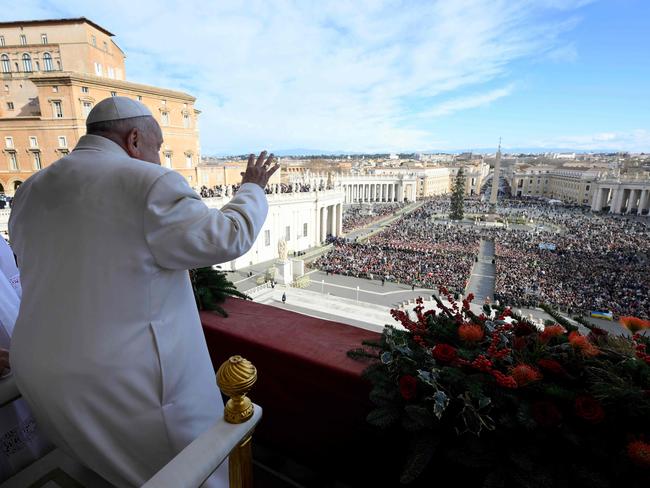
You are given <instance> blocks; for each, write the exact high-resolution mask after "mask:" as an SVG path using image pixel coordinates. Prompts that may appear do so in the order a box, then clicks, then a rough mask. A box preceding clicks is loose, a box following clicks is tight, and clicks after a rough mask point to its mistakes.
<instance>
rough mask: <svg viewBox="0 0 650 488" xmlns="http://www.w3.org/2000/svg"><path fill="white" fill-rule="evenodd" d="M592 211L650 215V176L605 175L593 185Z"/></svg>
mask: <svg viewBox="0 0 650 488" xmlns="http://www.w3.org/2000/svg"><path fill="white" fill-rule="evenodd" d="M591 210H592V211H594V212H602V211H605V212H609V213H613V214H628V215H646V216H648V215H650V178H648V177H647V176H646V177H643V176H641V175H637V176H636V177H627V178H625V177H624V178H620V177H616V176H612V175H607V176H605V177H604V178H602V179H601V180H599V181H598V182H597V183H596V185H595V191H594V195H593V199H592V202H591Z"/></svg>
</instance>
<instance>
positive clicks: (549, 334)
mask: <svg viewBox="0 0 650 488" xmlns="http://www.w3.org/2000/svg"><path fill="white" fill-rule="evenodd" d="M565 332H566V330H565V329H564V327H562V326H561V325H560V324H555V325H547V326H546V327H544V331H543V332H542V333H541V334H540V335H539V339H540V340H541V341H542V342H548V341H550V340H551V339H552V338H553V337H558V336H561V335H562V334H564V333H565Z"/></svg>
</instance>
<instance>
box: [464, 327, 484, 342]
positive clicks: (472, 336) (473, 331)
mask: <svg viewBox="0 0 650 488" xmlns="http://www.w3.org/2000/svg"><path fill="white" fill-rule="evenodd" d="M484 336H485V332H484V331H483V328H482V327H481V326H480V325H476V324H463V325H461V326H460V327H458V337H460V339H461V340H462V341H466V342H479V341H482V340H483V337H484Z"/></svg>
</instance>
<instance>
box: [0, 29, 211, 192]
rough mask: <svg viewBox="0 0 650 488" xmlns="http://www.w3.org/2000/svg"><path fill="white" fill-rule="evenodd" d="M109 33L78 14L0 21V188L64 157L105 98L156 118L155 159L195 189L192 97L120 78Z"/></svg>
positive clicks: (118, 55) (10, 187) (120, 63)
mask: <svg viewBox="0 0 650 488" xmlns="http://www.w3.org/2000/svg"><path fill="white" fill-rule="evenodd" d="M124 60H125V54H124V52H123V51H122V50H121V49H120V48H119V47H118V46H117V44H116V43H115V42H114V41H113V34H111V33H110V32H109V31H107V30H106V29H104V28H102V27H101V26H99V25H97V24H95V23H93V22H92V21H90V20H88V19H85V18H76V19H58V20H41V21H24V22H0V77H1V78H2V80H1V84H0V150H1V151H2V157H0V185H1V186H0V192H4V193H6V194H8V195H12V194H13V193H14V191H15V189H16V188H17V187H18V186H19V185H20V184H21V183H22V182H23V181H25V179H26V178H28V177H29V176H30V175H32V174H33V173H34V172H36V171H38V170H39V169H41V168H44V167H45V166H47V165H49V164H52V163H53V162H54V161H56V160H57V159H59V158H60V157H62V156H63V155H65V154H67V153H68V152H69V151H70V150H71V149H72V148H74V146H75V145H76V143H77V141H78V140H79V138H80V137H81V136H82V135H83V134H85V119H86V116H87V115H88V112H90V110H91V109H92V108H93V106H94V105H95V104H96V103H97V102H99V101H101V100H103V99H104V98H107V97H110V96H127V97H132V98H134V99H137V100H140V101H142V102H143V103H144V104H145V105H147V106H148V107H149V109H150V110H151V112H152V113H153V114H154V117H155V118H156V119H157V120H158V122H159V123H160V125H161V127H162V130H163V136H164V139H165V142H164V144H163V147H162V148H161V158H160V159H161V163H162V164H163V165H164V166H167V167H170V168H173V169H175V170H176V171H178V172H179V173H181V174H182V175H183V176H184V177H185V178H186V179H187V180H188V182H189V183H190V185H191V186H193V187H198V186H200V185H198V175H197V165H198V163H199V161H200V157H201V150H200V145H199V130H198V115H199V113H200V112H199V111H198V110H196V109H195V108H194V102H195V101H196V99H195V98H194V97H193V96H191V95H188V94H186V93H182V92H178V91H172V90H166V89H163V88H157V87H153V86H148V85H141V84H138V83H132V82H129V81H126V79H125V77H126V72H125V66H124Z"/></svg>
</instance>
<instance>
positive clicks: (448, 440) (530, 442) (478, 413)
mask: <svg viewBox="0 0 650 488" xmlns="http://www.w3.org/2000/svg"><path fill="white" fill-rule="evenodd" d="M440 293H441V295H444V296H446V298H447V300H448V302H449V303H450V305H449V306H447V305H445V304H444V303H443V302H442V301H441V300H440V299H438V298H436V297H434V299H435V300H436V304H437V305H436V306H435V307H434V309H432V310H425V309H424V305H423V301H422V300H421V299H418V301H417V303H416V306H415V308H414V309H413V313H412V314H411V313H409V312H406V311H402V310H393V311H391V314H392V316H393V317H394V318H395V319H396V320H397V321H398V322H399V323H400V324H401V325H402V326H403V327H404V329H401V328H399V329H398V328H395V327H392V326H386V327H385V329H384V332H383V334H382V337H381V340H380V341H379V342H376V343H372V342H366V343H365V345H366V347H365V348H360V349H357V350H355V351H350V353H349V354H350V356H352V357H355V358H370V359H371V361H372V363H371V365H370V366H369V367H368V368H367V370H366V372H365V375H366V376H367V378H368V379H369V380H370V382H371V384H372V391H371V394H370V400H371V402H372V403H373V404H374V406H375V408H374V409H373V410H372V411H371V412H370V413H369V415H368V422H370V423H371V424H372V425H374V426H377V427H380V428H383V429H384V430H385V432H386V435H387V436H391V438H392V439H397V442H398V444H399V445H400V448H401V452H403V453H408V455H405V467H404V469H403V472H402V475H401V480H400V481H401V482H402V483H404V484H408V483H412V482H414V481H416V480H419V482H421V483H426V484H427V485H430V483H431V482H432V481H433V480H434V479H436V480H438V479H453V480H454V484H455V485H456V486H486V487H487V486H490V487H497V486H503V487H533V486H535V487H542V486H549V487H554V486H572V487H576V486H577V487H582V486H584V487H587V486H589V487H601V486H602V487H606V486H623V485H624V486H626V488H632V487H637V486H638V487H640V486H647V480H648V479H649V477H650V355H649V354H648V353H647V350H648V346H649V345H650V337H648V336H646V335H644V334H642V331H643V330H644V329H646V328H650V323H649V324H647V325H644V322H643V321H641V322H639V321H638V320H636V321H632V320H627V322H625V323H622V325H623V326H625V327H628V328H629V329H630V330H631V331H632V332H633V335H632V337H629V338H625V337H620V336H614V335H611V334H608V333H607V332H605V331H604V330H602V329H598V328H596V327H594V328H592V330H590V331H587V330H585V329H583V332H581V331H580V330H579V329H578V327H576V326H574V325H572V324H571V323H570V322H568V321H566V320H562V321H561V322H562V324H560V323H547V325H546V326H545V327H544V329H543V330H540V329H539V328H538V327H536V326H535V325H534V324H532V323H530V322H528V321H526V320H525V319H523V318H521V317H519V316H517V315H516V314H513V312H512V311H511V310H510V309H508V308H503V307H492V306H490V305H484V306H483V313H481V314H480V315H476V314H475V313H472V312H471V310H470V303H471V301H472V299H473V297H472V296H471V295H470V296H468V297H467V299H465V300H463V301H462V303H457V302H456V301H454V299H453V297H452V296H451V295H450V294H449V293H448V292H447V290H445V289H444V288H441V289H440ZM646 322H647V321H646ZM629 324H632V325H629ZM639 324H640V325H639ZM447 476H448V477H449V478H447ZM441 477H442V478H441Z"/></svg>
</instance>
